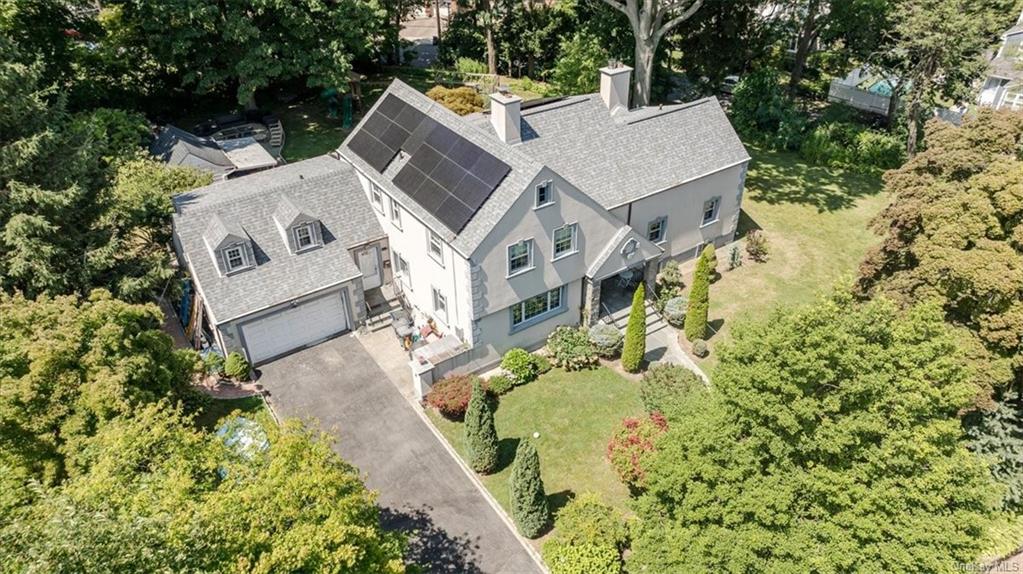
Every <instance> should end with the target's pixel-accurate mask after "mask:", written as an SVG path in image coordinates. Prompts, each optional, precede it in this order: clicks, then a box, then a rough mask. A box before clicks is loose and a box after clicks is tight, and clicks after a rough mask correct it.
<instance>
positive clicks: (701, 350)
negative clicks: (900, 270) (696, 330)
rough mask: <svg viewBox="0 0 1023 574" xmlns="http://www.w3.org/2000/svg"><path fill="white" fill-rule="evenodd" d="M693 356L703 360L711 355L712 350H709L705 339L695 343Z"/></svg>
mask: <svg viewBox="0 0 1023 574" xmlns="http://www.w3.org/2000/svg"><path fill="white" fill-rule="evenodd" d="M693 354H694V355H696V356H697V357H700V358H701V359H702V358H704V357H706V356H707V355H709V354H710V349H709V348H707V341H704V340H703V339H697V340H695V341H693Z"/></svg>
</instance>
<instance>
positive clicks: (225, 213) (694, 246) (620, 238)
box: [174, 67, 750, 375]
mask: <svg viewBox="0 0 1023 574" xmlns="http://www.w3.org/2000/svg"><path fill="white" fill-rule="evenodd" d="M630 71H631V69H630V68H627V67H621V68H605V69H603V70H601V91H600V93H599V94H591V95H584V96H573V97H567V98H560V99H553V100H541V101H539V102H533V103H529V104H526V105H523V104H522V101H521V99H520V98H518V97H516V96H512V95H508V94H502V93H498V94H494V95H492V96H491V111H490V113H486V114H478V115H474V116H469V117H465V118H463V117H459V116H457V115H455V114H453V113H452V112H451V111H449V110H447V109H446V108H444V107H443V106H441V105H440V104H438V103H436V102H434V101H432V100H430V99H429V98H427V97H426V96H424V95H423V94H421V93H419V92H418V91H416V90H414V89H413V88H411V87H409V86H407V85H406V84H404V83H402V82H400V81H397V80H396V81H394V82H393V83H392V84H391V86H390V87H388V89H387V90H386V91H385V92H384V94H383V95H382V96H381V97H380V98H379V100H378V101H377V102H376V104H375V105H374V106H373V107H372V108H371V109H370V110H369V112H368V113H367V114H366V116H365V117H364V118H363V120H362V121H361V122H360V123H359V124H358V126H356V128H355V130H354V131H353V132H352V134H351V135H350V136H349V137H348V138H347V139H346V140H345V141H344V143H343V144H342V145H341V146H340V148H339V150H338V154H337V156H338V159H335V158H333V157H324V158H316V159H314V160H307V161H305V162H300V163H297V164H293V165H289V166H285V167H279V168H276V169H274V170H270V171H267V172H264V173H260V174H255V175H252V176H249V177H246V178H244V179H243V180H240V181H239V182H233V181H229V182H226V183H219V184H214V185H211V186H208V187H206V188H203V189H201V190H198V191H196V192H192V193H190V194H185V195H182V196H178V197H177V198H176V200H175V205H176V206H177V212H178V213H177V214H176V215H175V219H174V222H175V237H176V241H177V246H178V251H179V253H180V254H181V256H182V259H183V260H185V261H186V263H187V264H188V268H189V271H190V272H191V274H192V276H193V278H194V279H195V282H196V287H197V291H198V294H199V296H200V298H201V299H202V300H203V301H204V302H205V305H206V307H207V308H208V311H209V314H210V315H212V317H213V320H212V323H214V324H215V325H216V326H217V328H216V330H217V332H218V335H217V337H219V339H221V344H222V346H224V347H225V348H226V349H227V350H244V351H245V352H246V353H247V354H248V356H249V358H250V360H251V361H252V362H254V363H258V362H260V361H264V360H266V359H268V358H272V357H273V356H276V354H279V353H284V352H287V350H289V349H288V348H289V347H290V348H291V349H294V348H298V347H300V346H302V345H306V344H310V343H312V342H315V341H317V340H321V339H323V338H325V337H326V336H330V335H331V334H336V333H339V332H343V331H344V330H345V329H347V328H353V327H355V326H358V325H359V324H361V323H362V322H363V320H364V315H365V311H364V309H365V305H361V306H360V304H359V303H360V301H361V300H363V299H366V298H367V297H366V295H365V294H364V293H363V290H367V291H369V290H371V289H373V288H375V287H377V286H380V284H381V282H383V283H384V284H385V288H386V287H388V286H389V287H392V288H393V289H394V291H396V292H397V294H398V295H399V297H400V299H401V300H402V301H403V302H404V303H405V304H406V306H408V307H409V308H411V309H412V311H413V316H418V317H420V318H422V317H428V318H429V319H430V320H431V321H432V323H433V327H434V330H435V331H437V332H440V333H442V334H443V338H442V339H441V340H440V341H437V342H436V348H433V346H434V343H431V344H430V345H427V346H426V347H424V348H422V349H417V350H416V355H415V356H416V358H417V360H418V362H419V364H420V365H424V364H425V366H426V368H427V369H429V370H431V372H432V373H433V374H434V375H441V374H443V373H444V372H447V371H450V370H454V369H461V370H469V369H472V370H475V369H480V368H484V367H486V366H489V365H493V364H495V363H496V362H497V361H499V360H500V357H501V355H502V354H503V353H504V352H505V351H507V350H508V349H510V348H512V347H525V348H536V347H538V346H540V345H542V344H543V343H544V341H545V340H546V337H547V336H548V335H549V334H550V332H551V331H553V330H554V328H555V327H557V326H559V325H579V324H584V325H586V324H590V323H593V322H594V321H597V320H598V319H599V318H600V316H601V315H603V314H604V313H605V311H606V309H605V302H606V300H607V298H608V297H609V296H610V294H612V293H615V294H618V295H620V294H621V291H622V290H623V289H625V290H628V289H631V287H633V286H634V285H635V284H636V283H637V282H638V281H640V280H645V281H647V282H648V283H650V284H652V283H653V281H654V278H655V276H656V273H657V270H658V269H659V266H660V265H661V264H662V262H663V261H664V260H665V259H666V258H668V257H675V258H679V259H686V258H691V257H694V256H696V255H697V254H698V253H699V251H700V249H701V247H702V246H704V245H708V244H709V245H715V246H721V245H724V244H726V243H728V242H730V241H732V239H733V237H734V234H735V229H736V225H737V223H738V220H739V210H740V205H741V201H742V194H743V187H744V182H745V176H746V169H747V165H748V163H749V160H750V157H749V155H748V154H747V152H746V150H745V148H744V147H743V145H742V143H741V142H740V141H739V138H738V136H737V135H736V133H735V131H734V130H733V129H732V127H731V125H730V124H729V122H728V119H727V118H726V116H725V114H724V112H723V111H722V109H721V106H720V105H719V104H718V102H717V101H716V100H715V99H713V98H709V99H703V100H699V101H695V102H692V103H689V104H683V105H673V106H664V107H649V108H642V109H634V110H630V109H629V108H628V97H629V84H630V74H629V72H630ZM276 174H280V175H276ZM291 198H293V199H294V200H295V201H294V205H295V206H296V209H290V208H282V207H280V206H281V204H282V202H283V201H284V200H285V199H291ZM282 211H283V212H285V213H291V212H293V211H298V212H300V213H302V214H303V217H301V218H299V219H297V221H299V222H300V223H302V222H305V221H307V220H308V219H316V220H319V221H320V222H321V223H322V225H323V228H324V229H325V230H326V231H329V232H330V233H331V234H332V235H333V236H334V237H335V238H337V241H336V242H335V243H338V245H336V246H334V247H332V248H331V249H333V251H332V252H331V253H333V252H337V253H338V255H337V256H334V255H329V256H328V254H327V253H328V246H327V245H325V246H324V247H322V248H320V249H317V250H315V251H312V252H310V253H301V252H300V253H291V252H290V251H289V249H290V247H289V245H290V244H288V243H286V241H290V240H291V239H287V238H290V237H291V235H289V232H288V229H289V228H288V225H293V224H292V223H291V218H290V217H282V216H279V215H277V214H279V213H281V212H282ZM282 219H283V221H282ZM282 230H283V231H282ZM326 231H325V232H326ZM282 233H283V234H284V235H282ZM364 245H371V246H372V254H373V255H375V256H370V255H369V254H367V255H366V256H365V257H363V256H362V255H359V253H361V252H360V251H359V249H361V248H362V247H361V246H364ZM238 246H241V247H242V252H243V253H244V254H243V255H239V253H238V251H232V252H227V251H225V249H236V248H237V247H238ZM246 246H251V249H252V250H253V251H254V252H256V255H255V256H254V258H253V259H254V260H253V261H250V260H249V259H248V257H249V255H248V251H247V249H249V247H246ZM259 252H265V255H264V256H263V257H260V256H259V255H258V253H259ZM353 253H356V254H355V255H352V254H353ZM218 254H219V255H218ZM341 255H345V256H344V257H341ZM232 257H233V258H234V259H233V260H234V262H235V263H238V262H239V261H240V262H241V264H242V265H244V267H243V268H242V269H243V270H239V271H234V265H235V263H230V261H232ZM378 257H379V259H378ZM225 261H228V263H225ZM218 266H220V267H218ZM388 271H389V272H390V274H391V275H393V279H392V278H391V277H389V276H388V273H387V272H388ZM368 277H372V279H371V280H370V279H368ZM328 292H329V293H334V294H336V293H338V292H341V293H343V294H342V295H340V296H334V297H333V301H334V302H335V303H337V301H341V303H339V305H341V308H340V309H333V310H332V309H328V308H327V307H326V305H327V304H326V303H318V305H323V307H322V308H317V309H316V310H315V311H313V310H310V311H309V313H306V312H305V311H303V310H302V309H303V308H305V307H306V306H307V305H310V303H309V300H310V299H311V300H313V301H316V300H319V298H320V297H322V296H323V294H324V293H328ZM326 313H333V314H335V315H341V314H344V315H345V319H344V320H343V321H342V320H338V321H337V322H335V323H332V324H331V325H325V326H323V328H322V329H318V330H317V331H316V332H315V333H307V332H306V331H308V326H307V323H309V322H310V321H312V319H313V318H314V316H315V317H316V319H317V320H318V321H324V320H325V319H323V318H322V316H321V315H323V314H326ZM291 325H294V327H293V326H291ZM264 333H276V334H277V335H276V337H277V339H278V340H277V341H276V342H275V343H273V344H272V345H270V343H264V341H265V340H266V336H265V335H264ZM254 341H255V342H254ZM268 345H269V347H268ZM440 349H443V352H441V351H440Z"/></svg>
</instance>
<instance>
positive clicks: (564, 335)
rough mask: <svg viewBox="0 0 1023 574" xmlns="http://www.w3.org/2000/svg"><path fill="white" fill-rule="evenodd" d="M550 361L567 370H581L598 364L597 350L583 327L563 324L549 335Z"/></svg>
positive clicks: (548, 349)
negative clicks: (578, 327) (577, 327)
mask: <svg viewBox="0 0 1023 574" xmlns="http://www.w3.org/2000/svg"><path fill="white" fill-rule="evenodd" d="M547 351H548V352H550V362H551V363H553V364H554V366H557V367H561V368H562V369H565V370H566V371H579V370H582V369H589V368H592V367H595V366H596V365H597V350H596V349H595V348H594V347H593V344H592V343H590V338H589V336H588V335H587V334H586V331H585V330H583V329H576V328H574V327H566V326H564V325H563V326H561V327H558V328H557V329H554V332H553V333H551V335H550V337H547Z"/></svg>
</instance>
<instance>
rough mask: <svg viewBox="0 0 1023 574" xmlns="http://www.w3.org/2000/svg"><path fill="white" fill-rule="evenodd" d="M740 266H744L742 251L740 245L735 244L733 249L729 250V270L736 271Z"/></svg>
mask: <svg viewBox="0 0 1023 574" xmlns="http://www.w3.org/2000/svg"><path fill="white" fill-rule="evenodd" d="M739 267H742V251H740V250H739V246H738V245H733V246H732V250H731V251H729V252H728V270H729V271H734V270H736V269H738V268H739Z"/></svg>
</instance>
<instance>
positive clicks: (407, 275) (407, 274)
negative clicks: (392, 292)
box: [394, 253, 412, 288]
mask: <svg viewBox="0 0 1023 574" xmlns="http://www.w3.org/2000/svg"><path fill="white" fill-rule="evenodd" d="M394 259H395V261H396V263H397V264H398V265H397V266H398V275H400V276H401V280H402V282H403V283H405V286H407V287H410V288H411V287H412V272H411V271H410V270H409V266H408V261H406V260H405V258H404V257H402V256H401V255H400V254H398V253H395V254H394Z"/></svg>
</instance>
